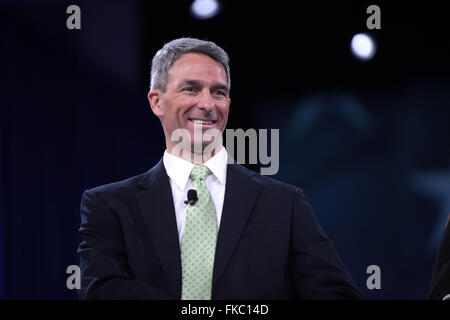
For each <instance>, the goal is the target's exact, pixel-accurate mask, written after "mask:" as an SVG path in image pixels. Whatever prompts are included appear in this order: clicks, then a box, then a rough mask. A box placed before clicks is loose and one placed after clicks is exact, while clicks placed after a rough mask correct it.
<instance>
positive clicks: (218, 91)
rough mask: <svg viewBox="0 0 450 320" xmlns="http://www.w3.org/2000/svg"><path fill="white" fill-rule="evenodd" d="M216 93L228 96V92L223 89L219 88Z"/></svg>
mask: <svg viewBox="0 0 450 320" xmlns="http://www.w3.org/2000/svg"><path fill="white" fill-rule="evenodd" d="M216 94H218V95H220V96H224V97H226V96H227V94H226V93H225V91H222V90H217V91H216Z"/></svg>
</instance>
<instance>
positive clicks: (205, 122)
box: [189, 119, 216, 125]
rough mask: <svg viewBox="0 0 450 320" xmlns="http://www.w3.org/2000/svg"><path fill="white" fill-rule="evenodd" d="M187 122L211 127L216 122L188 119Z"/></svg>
mask: <svg viewBox="0 0 450 320" xmlns="http://www.w3.org/2000/svg"><path fill="white" fill-rule="evenodd" d="M189 121H191V122H193V123H195V124H207V125H211V124H214V123H215V122H216V121H215V120H201V119H189Z"/></svg>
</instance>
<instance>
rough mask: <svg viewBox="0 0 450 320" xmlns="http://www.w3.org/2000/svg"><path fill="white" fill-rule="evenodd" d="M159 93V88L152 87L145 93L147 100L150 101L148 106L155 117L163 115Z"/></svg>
mask: <svg viewBox="0 0 450 320" xmlns="http://www.w3.org/2000/svg"><path fill="white" fill-rule="evenodd" d="M161 94H162V92H161V91H160V90H159V89H154V90H151V91H150V92H149V93H148V95H147V98H148V102H150V108H152V111H153V113H154V114H155V116H157V117H161V116H162V115H163V110H162V107H161Z"/></svg>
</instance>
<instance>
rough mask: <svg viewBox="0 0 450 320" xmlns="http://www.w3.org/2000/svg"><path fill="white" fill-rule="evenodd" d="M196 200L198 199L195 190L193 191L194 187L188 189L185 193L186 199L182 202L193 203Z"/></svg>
mask: <svg viewBox="0 0 450 320" xmlns="http://www.w3.org/2000/svg"><path fill="white" fill-rule="evenodd" d="M197 200H198V197H197V191H195V190H194V189H189V190H188V193H187V200H185V201H184V203H185V204H188V203H189V204H192V205H194V204H195V203H196V202H197Z"/></svg>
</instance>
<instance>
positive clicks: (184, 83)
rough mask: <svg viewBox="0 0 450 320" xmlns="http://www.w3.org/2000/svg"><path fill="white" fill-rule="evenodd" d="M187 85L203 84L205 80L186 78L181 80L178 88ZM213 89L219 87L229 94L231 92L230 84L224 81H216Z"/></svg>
mask: <svg viewBox="0 0 450 320" xmlns="http://www.w3.org/2000/svg"><path fill="white" fill-rule="evenodd" d="M185 85H189V86H197V87H198V86H202V85H203V81H201V80H195V79H184V80H183V81H181V82H180V84H179V85H178V88H181V87H183V86H185ZM211 88H212V89H216V90H217V89H219V90H224V91H225V92H226V93H227V94H228V93H229V90H228V86H226V85H224V84H222V83H215V84H213V85H212V86H211Z"/></svg>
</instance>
